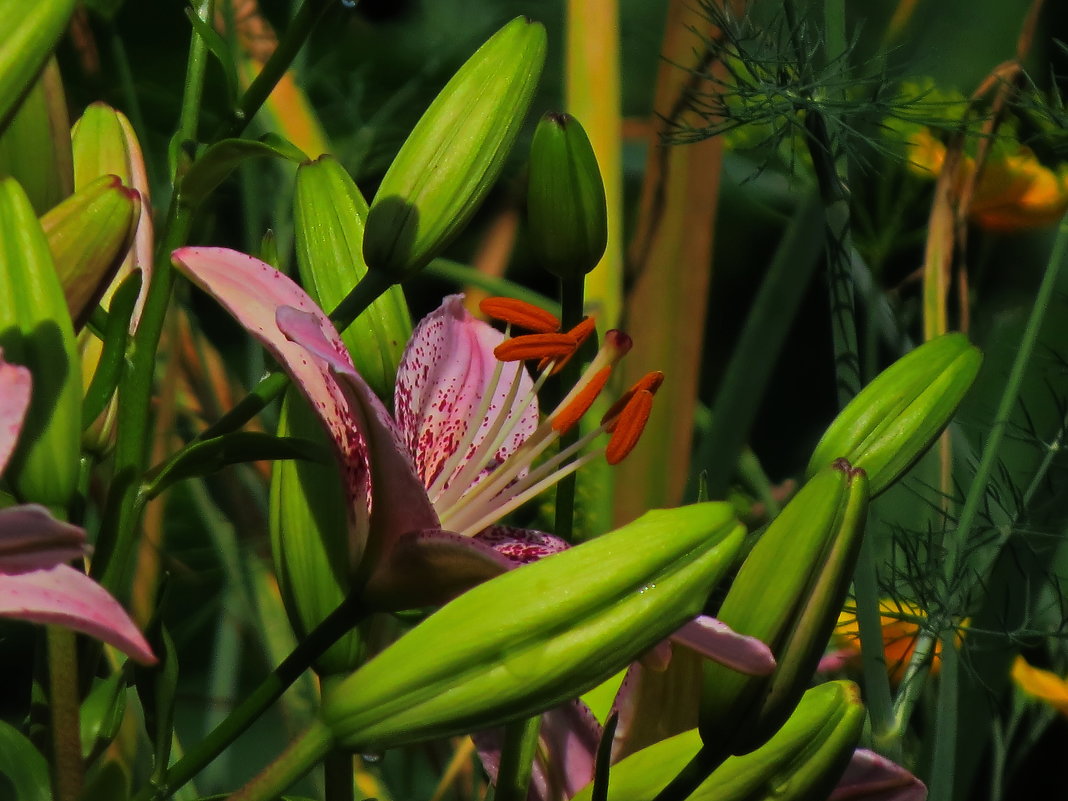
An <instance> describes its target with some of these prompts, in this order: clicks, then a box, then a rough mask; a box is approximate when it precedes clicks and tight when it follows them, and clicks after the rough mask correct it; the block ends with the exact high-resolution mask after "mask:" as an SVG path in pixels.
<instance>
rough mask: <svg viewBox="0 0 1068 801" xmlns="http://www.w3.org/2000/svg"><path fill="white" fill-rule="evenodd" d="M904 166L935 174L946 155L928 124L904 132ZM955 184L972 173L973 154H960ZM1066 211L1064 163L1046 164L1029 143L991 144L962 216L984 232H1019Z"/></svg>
mask: <svg viewBox="0 0 1068 801" xmlns="http://www.w3.org/2000/svg"><path fill="white" fill-rule="evenodd" d="M908 159H909V168H910V169H911V170H912V172H914V173H916V174H917V175H921V176H923V177H925V178H936V177H938V174H939V172H940V171H941V170H942V165H943V164H944V163H945V159H946V146H945V145H944V144H943V143H942V142H941V141H939V140H938V138H937V137H935V136H934V134H932V133H931V131H930V130H928V129H922V130H920V131H919V132H917V133H914V134H912V135H911V136H910V137H909V142H908ZM958 170H959V171H960V175H959V176H958V177H959V179H960V180H959V181H958V183H957V185H958V186H959V185H961V183H963V181H964V179H965V178H968V177H970V175H971V174H972V173H974V172H975V159H974V158H972V157H971V156H968V155H965V156H963V157H962V158H961V161H960V163H959V166H958ZM1066 210H1068V166H1061V167H1059V168H1058V169H1057V170H1056V171H1054V170H1052V169H1050V168H1049V167H1046V166H1045V165H1043V164H1042V162H1040V161H1039V160H1038V159H1037V158H1036V157H1035V154H1034V153H1033V152H1032V150H1031V149H1030V148H1029V147H1026V146H1025V145H1020V144H1016V145H1015V146H1014V147H1012V148H1011V149H1008V148H997V147H995V148H994V149H993V150H992V152H991V154H990V158H989V159H988V160H987V163H986V166H985V168H984V170H983V173H982V175H981V176H980V178H979V184H978V186H977V187H976V189H975V196H974V197H973V198H972V203H971V207H970V208H969V210H968V216H969V218H970V219H971V220H972V222H974V223H975V224H976V225H979V226H981V227H982V228H986V229H987V230H990V231H1025V230H1030V229H1033V228H1042V227H1045V226H1049V225H1053V224H1054V223H1056V222H1057V221H1058V220H1059V219H1060V218H1061V216H1062V215H1063V214H1064V213H1065V211H1066Z"/></svg>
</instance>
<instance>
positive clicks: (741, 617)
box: [700, 460, 868, 754]
mask: <svg viewBox="0 0 1068 801" xmlns="http://www.w3.org/2000/svg"><path fill="white" fill-rule="evenodd" d="M867 508H868V482H867V479H866V478H865V476H864V471H863V470H858V469H855V468H853V467H851V466H850V465H849V464H848V463H847V462H846V461H845V460H839V461H837V462H836V463H835V464H834V465H832V466H831V467H828V468H827V469H825V470H822V471H820V472H819V473H817V474H816V475H815V476H814V477H813V478H812V479H810V480H809V481H808V483H807V484H805V486H804V487H802V489H801V491H800V492H799V493H798V494H797V495H796V496H795V497H794V498H793V499H792V500H791V501H790V503H789V504H787V506H786V508H785V509H783V511H782V514H780V515H779V516H778V517H777V518H776V519H775V521H774V522H773V523H772V524H771V525H770V526H769V527H768V529H767V531H765V532H764V534H763V536H761V538H760V540H759V541H758V542H757V544H756V545H755V546H754V548H753V550H752V551H751V552H750V554H749V556H747V557H746V560H745V562H743V563H742V567H741V569H740V570H739V571H738V575H737V577H736V578H735V580H734V583H733V584H732V585H731V588H730V590H729V591H728V592H727V596H726V598H724V600H723V605H722V606H721V607H720V609H719V612H718V613H717V615H716V616H717V617H718V618H719V619H720V620H721V621H723V622H724V623H726V624H727V625H728V626H730V627H731V628H732V629H734V630H735V631H736V632H738V633H739V634H748V635H749V636H751V637H756V638H757V639H759V640H761V641H763V642H765V643H767V644H768V646H769V647H770V648H771V651H772V653H773V654H774V655H775V661H776V668H775V671H774V672H773V673H772V674H771V675H769V676H745V675H742V674H740V673H735V672H734V671H732V670H729V669H727V668H724V667H722V666H721V665H717V664H715V663H713V662H706V663H705V666H704V667H705V670H704V689H703V691H702V694H701V716H700V724H701V735H702V737H703V738H704V741H705V744H706V746H707V747H708V748H709V749H710V750H711V751H713V752H714V753H734V754H740V753H745V752H747V751H750V750H752V749H753V748H756V747H757V746H759V745H760V744H761V743H763V742H765V741H766V740H767V739H768V738H769V737H770V736H771V735H772V734H773V733H774V732H775V730H776V729H778V727H779V726H781V725H782V723H783V721H784V720H786V718H787V717H788V716H789V715H790V713H791V712H792V711H793V708H794V706H795V705H796V704H797V701H798V699H799V698H800V697H801V694H802V693H803V692H804V690H805V687H807V686H808V683H809V681H810V680H811V678H812V674H813V673H814V672H815V670H816V666H817V664H818V663H819V659H820V656H821V655H822V653H823V649H824V647H825V646H826V643H827V639H828V638H829V637H830V635H831V632H832V631H833V629H834V625H835V622H836V621H837V619H838V610H839V609H841V606H842V601H843V599H844V597H845V594H846V590H847V589H848V587H849V582H850V579H851V578H852V575H853V565H854V563H855V562H856V555H857V550H858V549H859V547H860V538H861V536H863V532H864V522H865V515H866V513H867Z"/></svg>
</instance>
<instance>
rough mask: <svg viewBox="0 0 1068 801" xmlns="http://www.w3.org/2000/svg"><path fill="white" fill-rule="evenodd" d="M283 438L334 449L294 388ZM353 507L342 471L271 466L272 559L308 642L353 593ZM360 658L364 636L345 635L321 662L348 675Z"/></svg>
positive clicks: (287, 462)
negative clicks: (342, 477)
mask: <svg viewBox="0 0 1068 801" xmlns="http://www.w3.org/2000/svg"><path fill="white" fill-rule="evenodd" d="M278 436H280V437H288V436H296V437H305V438H307V439H310V440H313V441H316V442H322V443H323V446H324V451H326V452H329V447H330V446H329V444H328V442H327V439H326V434H325V433H324V432H323V428H322V424H320V423H319V422H318V419H317V418H316V417H315V416H314V415H313V414H312V412H311V410H310V408H309V407H308V402H307V401H306V400H305V399H304V397H303V396H302V395H300V394H299V393H298V392H296V391H295V390H290V391H289V392H287V393H286V400H285V403H284V404H283V406H282V415H281V417H280V418H279V421H278ZM350 528H351V526H350V521H349V511H348V501H347V499H346V497H345V491H344V489H343V488H342V485H341V478H340V476H339V475H338V470H337V465H336V464H334V462H333V461H332V460H331V463H330V464H319V463H317V462H311V461H305V460H300V459H281V460H278V461H276V462H274V463H273V466H272V470H271V492H270V530H271V555H272V557H273V559H274V566H275V574H276V575H277V576H278V588H279V590H280V591H281V594H282V601H283V602H284V603H285V607H286V613H287V614H288V615H289V622H290V624H291V625H292V627H293V631H294V632H295V633H296V635H297V637H298V638H303V637H305V636H307V634H308V633H309V632H310V631H312V629H314V628H315V627H316V626H318V625H319V624H320V623H321V622H322V621H323V620H325V619H326V617H327V615H329V614H330V613H331V612H333V611H334V610H335V609H336V608H337V607H338V606H340V604H341V603H342V601H344V600H345V598H346V597H347V596H348V594H349V590H350V588H351V587H352V582H351V576H353V575H354V574H355V570H356V567H357V565H358V564H359V559H360V555H361V553H362V550H363V548H362V543H354V542H352V541H351V534H350ZM360 656H361V651H360V640H359V634H358V633H357V632H355V631H353V632H350V633H349V634H346V635H345V636H344V637H342V638H341V639H340V640H338V641H337V642H336V643H335V644H334V645H332V646H331V647H330V649H329V650H328V651H327V652H326V653H325V654H323V655H322V656H321V657H319V659H317V660H316V662H315V669H316V670H317V671H318V672H319V673H320V674H323V675H330V674H335V673H342V672H350V671H352V670H354V669H355V668H356V665H357V664H359V661H360Z"/></svg>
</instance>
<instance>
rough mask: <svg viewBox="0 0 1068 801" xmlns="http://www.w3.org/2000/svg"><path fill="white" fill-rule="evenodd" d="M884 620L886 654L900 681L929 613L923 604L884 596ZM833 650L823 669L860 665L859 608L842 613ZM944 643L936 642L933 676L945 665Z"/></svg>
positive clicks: (892, 676)
mask: <svg viewBox="0 0 1068 801" xmlns="http://www.w3.org/2000/svg"><path fill="white" fill-rule="evenodd" d="M879 612H880V620H881V622H882V627H883V649H884V653H885V656H886V669H887V672H888V673H889V674H890V681H891V682H893V683H894V684H898V683H899V682H900V681H901V679H902V678H904V675H905V669H906V668H907V667H908V664H909V661H910V660H911V659H912V653H913V651H915V650H916V639H917V637H918V636H919V634H920V622H922V621H923V619H924V618H926V617H927V613H926V612H924V611H923V610H922V609H921V608H920V607H918V606H914V605H913V604H910V603H905V602H904V601H893V600H890V599H883V600H882V601H880V602H879ZM831 644H832V648H833V649H834V651H833V653H832V654H830V655H829V656H827V657H825V658H824V662H823V663H821V668H822V669H830V668H832V667H840V666H849V667H859V665H860V628H859V626H858V625H857V613H856V610H855V609H852V608H850V609H846V610H844V611H843V612H842V613H841V614H840V615H839V616H838V626H837V628H835V630H834V634H833V635H832V638H831ZM941 651H942V645H941V642H939V641H936V642H935V644H934V660H933V662H932V663H931V673H932V675H933V674H935V673H937V672H938V670H939V668H941V665H942V659H941V656H940V654H941Z"/></svg>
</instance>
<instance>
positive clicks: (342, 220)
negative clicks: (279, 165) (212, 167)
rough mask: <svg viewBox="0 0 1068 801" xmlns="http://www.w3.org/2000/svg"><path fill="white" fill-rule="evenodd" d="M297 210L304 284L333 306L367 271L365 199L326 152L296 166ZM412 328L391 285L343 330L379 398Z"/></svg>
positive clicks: (388, 387)
mask: <svg viewBox="0 0 1068 801" xmlns="http://www.w3.org/2000/svg"><path fill="white" fill-rule="evenodd" d="M293 210H294V223H295V227H296V239H297V267H298V268H299V270H300V280H301V283H302V284H303V285H304V288H305V290H306V291H307V292H308V294H309V295H311V296H312V299H313V300H315V302H316V303H318V304H319V305H320V306H321V307H322V308H324V309H327V310H330V309H333V308H334V307H335V306H337V305H338V304H339V303H340V302H341V301H342V300H344V298H345V296H346V295H347V294H348V293H349V292H350V291H351V290H352V288H353V287H354V286H356V284H357V283H359V281H360V279H361V278H363V277H364V275H366V274H367V265H366V264H365V263H364V261H363V231H364V223H365V222H366V220H367V201H366V200H364V199H363V195H362V194H360V190H359V189H358V188H357V186H356V184H355V183H354V182H353V180H352V178H350V177H349V174H348V173H347V172H345V168H344V167H342V166H341V165H340V164H339V163H338V161H337V160H336V159H334V158H333V157H331V156H323V157H322V158H319V159H317V160H316V161H313V162H310V163H308V164H302V165H301V166H300V168H299V169H298V170H297V188H296V198H295V200H294V209H293ZM411 333H412V321H411V318H410V317H409V315H408V307H407V305H406V303H405V301H404V292H403V290H402V289H401V288H400V287H399V286H393V287H390V288H389V289H388V290H387V291H386V292H385V293H384V294H382V295H381V296H380V297H379V298H378V299H377V300H375V301H374V302H373V303H372V304H371V305H370V306H369V307H368V308H367V309H366V310H365V311H364V312H363V313H362V314H360V316H359V317H358V318H357V319H356V321H355V322H354V323H353V324H352V325H350V326H349V327H348V328H346V329H345V331H344V332H343V333H342V334H341V339H342V341H343V342H344V343H345V345H346V347H348V349H349V353H350V354H351V355H352V361H353V363H354V364H355V365H356V369H357V370H359V371H360V375H362V376H363V377H364V378H365V379H366V380H367V383H368V384H370V385H371V388H372V389H373V390H374V391H375V392H376V393H377V394H378V396H379V397H380V398H388V397H390V396H391V395H392V393H393V383H394V378H395V376H396V373H397V365H398V364H400V359H401V354H402V353H403V352H404V345H405V343H406V342H407V341H408V337H410V336H411Z"/></svg>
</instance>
